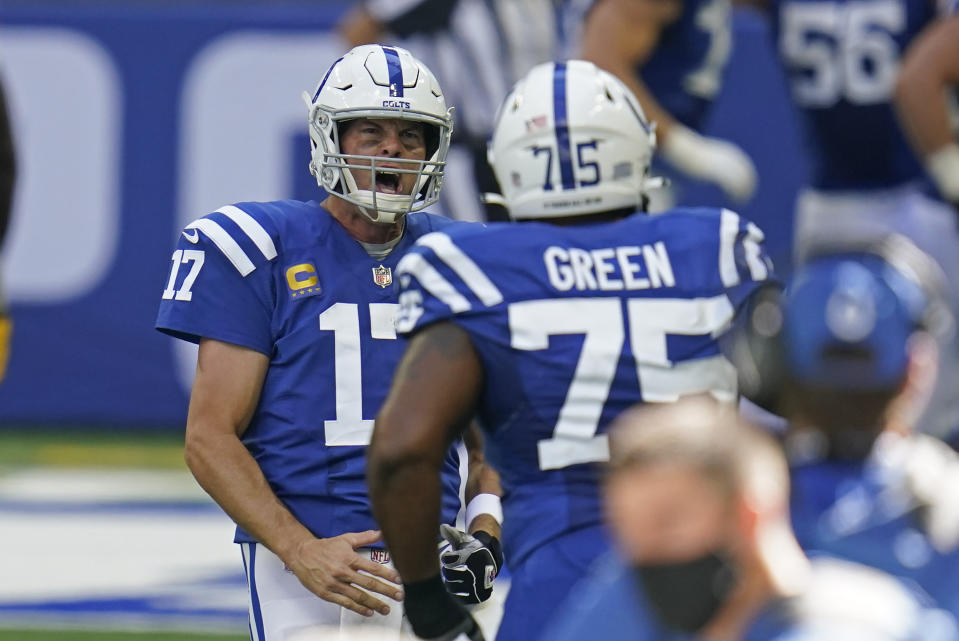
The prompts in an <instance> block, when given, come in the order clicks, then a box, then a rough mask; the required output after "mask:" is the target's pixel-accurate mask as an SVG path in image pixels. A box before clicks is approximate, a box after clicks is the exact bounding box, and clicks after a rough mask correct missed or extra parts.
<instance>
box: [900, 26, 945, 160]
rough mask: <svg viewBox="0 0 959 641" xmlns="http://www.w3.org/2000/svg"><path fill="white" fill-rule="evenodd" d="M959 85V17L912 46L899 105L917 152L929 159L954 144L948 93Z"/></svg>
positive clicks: (903, 70) (933, 28)
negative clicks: (931, 155) (936, 152)
mask: <svg viewBox="0 0 959 641" xmlns="http://www.w3.org/2000/svg"><path fill="white" fill-rule="evenodd" d="M956 85H959V16H954V17H951V18H947V19H943V20H940V21H938V22H936V23H935V24H933V25H932V26H930V27H929V28H928V29H927V30H926V31H924V32H923V34H922V35H921V36H920V38H919V40H917V41H916V43H915V44H914V45H913V46H912V47H910V49H909V50H908V52H907V54H906V58H905V60H904V61H903V65H902V68H901V70H900V73H899V79H898V82H897V85H896V95H895V103H896V108H897V110H898V112H899V117H900V120H901V121H902V124H903V128H904V129H905V130H906V133H907V134H908V135H909V138H910V140H911V141H912V144H913V147H914V148H915V149H916V152H917V153H918V154H919V155H920V156H921V157H925V156H928V155H929V154H931V153H933V152H935V151H937V150H939V149H941V148H942V147H944V146H946V145H948V144H950V143H952V142H954V140H955V138H954V134H953V131H952V128H951V126H950V122H949V113H948V106H947V97H946V91H947V88H949V87H951V86H952V87H954V86H956Z"/></svg>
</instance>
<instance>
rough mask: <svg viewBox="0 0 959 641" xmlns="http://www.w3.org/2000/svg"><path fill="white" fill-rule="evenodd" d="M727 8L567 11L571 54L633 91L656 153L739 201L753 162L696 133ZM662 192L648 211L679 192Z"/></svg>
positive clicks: (721, 58)
mask: <svg viewBox="0 0 959 641" xmlns="http://www.w3.org/2000/svg"><path fill="white" fill-rule="evenodd" d="M731 7H732V3H731V2H730V0H571V2H570V9H568V11H572V12H575V11H577V10H578V11H579V12H580V13H581V14H582V18H581V20H582V23H583V24H582V30H581V33H580V34H579V37H578V38H577V39H576V41H577V44H576V46H577V47H578V52H577V57H580V58H583V59H585V60H589V61H590V62H593V63H595V64H596V66H598V67H600V68H602V69H606V70H607V71H609V72H611V73H613V74H615V75H616V76H617V77H618V78H619V79H620V80H622V81H623V82H624V83H625V84H626V86H627V87H629V88H630V90H631V91H632V92H633V93H634V94H635V95H636V97H637V98H638V99H639V102H640V104H641V105H642V106H643V111H645V112H646V115H647V116H648V117H649V119H650V120H651V121H652V122H655V123H656V137H657V139H658V141H659V157H661V158H662V159H664V160H666V163H667V164H668V165H669V168H670V169H673V170H676V171H678V173H679V174H680V175H682V176H684V177H687V178H693V179H697V180H703V181H707V182H710V183H714V184H716V185H717V186H719V187H720V188H721V189H722V190H723V192H725V194H726V196H727V197H728V198H730V199H731V200H733V201H735V202H737V203H743V202H746V201H748V200H749V199H750V198H752V196H753V194H754V193H755V191H756V184H757V174H756V167H755V166H754V164H753V162H752V160H751V159H750V158H749V156H748V155H747V154H746V153H745V152H744V151H743V150H742V149H741V148H740V147H739V146H737V145H736V144H735V143H733V142H730V141H727V140H721V139H719V138H712V137H709V136H704V135H703V134H702V133H701V132H702V130H703V127H704V125H705V123H706V118H707V116H708V114H709V111H710V107H711V106H712V103H713V100H714V99H715V98H716V96H717V95H718V94H719V91H720V88H721V87H722V81H723V71H724V70H725V68H726V63H727V61H728V59H729V54H730V51H731V49H732V24H731ZM670 174H671V175H675V172H672V171H671V172H668V174H667V175H670ZM678 186H679V184H677V187H678ZM660 193H662V194H664V195H663V196H659V197H657V198H656V199H655V200H654V203H653V204H654V208H653V209H652V211H660V210H661V209H668V208H669V207H671V206H672V205H673V202H672V201H675V200H676V199H677V197H681V194H678V193H672V190H662V191H661V192H660ZM657 201H662V204H660V203H659V202H657Z"/></svg>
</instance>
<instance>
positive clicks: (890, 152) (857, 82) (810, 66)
mask: <svg viewBox="0 0 959 641" xmlns="http://www.w3.org/2000/svg"><path fill="white" fill-rule="evenodd" d="M950 4H951V6H950V5H949V4H945V3H943V4H942V5H941V9H939V10H938V11H942V12H946V11H949V12H955V10H956V3H955V1H954V0H951V3H950ZM772 9H773V11H772V15H773V29H774V33H775V38H776V41H777V43H778V50H779V54H780V58H781V60H782V63H783V65H784V67H785V71H786V74H787V77H788V79H789V82H790V88H791V92H792V96H793V101H794V102H795V104H796V105H797V106H798V108H799V112H800V113H801V115H802V123H803V126H804V128H805V130H806V134H807V135H806V136H805V138H806V141H807V145H808V147H809V151H810V159H811V164H812V177H811V179H812V185H813V186H814V187H816V188H819V189H826V190H858V189H876V188H883V187H893V186H896V185H899V184H902V183H906V182H909V181H923V180H924V172H923V170H922V167H921V165H920V164H919V162H918V161H917V159H916V157H915V154H914V153H913V152H912V150H911V148H910V146H909V144H908V142H907V141H906V139H905V137H904V134H903V132H902V130H901V128H900V126H899V121H898V119H897V117H896V114H895V111H894V108H893V105H892V97H893V90H894V88H895V82H896V77H897V75H898V72H899V66H900V62H901V59H902V56H903V53H904V52H905V50H906V47H907V46H908V44H909V42H910V41H911V40H912V39H913V38H915V37H916V35H918V34H919V32H920V31H921V30H922V29H923V28H924V27H925V26H926V25H927V24H929V22H931V21H932V20H933V19H934V18H935V17H936V16H937V13H938V11H937V7H936V5H935V4H934V0H773V1H772Z"/></svg>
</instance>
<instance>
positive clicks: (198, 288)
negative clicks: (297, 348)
mask: <svg viewBox="0 0 959 641" xmlns="http://www.w3.org/2000/svg"><path fill="white" fill-rule="evenodd" d="M275 257H276V247H275V244H274V242H273V238H272V237H271V236H270V234H269V233H268V232H267V231H266V229H265V227H264V225H263V223H262V222H260V221H258V220H256V219H255V218H254V217H253V216H250V215H249V214H248V213H246V212H245V211H243V210H241V209H239V208H237V207H232V206H231V207H224V208H222V209H220V210H217V212H215V213H213V214H211V215H209V216H206V217H204V218H201V219H199V220H196V221H193V222H192V223H190V224H189V225H187V226H186V228H185V229H184V230H183V232H182V233H181V234H180V237H179V241H178V243H177V247H176V249H175V250H174V251H173V254H172V256H171V267H170V273H169V276H168V280H167V283H166V288H165V289H164V290H163V293H162V295H161V300H160V308H159V312H158V314H157V320H156V328H157V329H158V330H160V331H161V332H164V333H166V334H169V335H171V336H174V337H176V338H181V339H183V340H187V341H190V342H194V343H198V342H199V341H200V339H201V338H213V339H216V340H220V341H224V342H227V343H234V344H237V345H242V346H244V347H249V348H251V349H254V350H256V351H258V352H262V353H264V354H267V355H270V354H271V352H272V349H273V339H272V327H271V323H272V316H273V314H272V310H273V299H274V293H273V286H272V279H271V274H270V268H269V261H270V260H272V259H273V258H275Z"/></svg>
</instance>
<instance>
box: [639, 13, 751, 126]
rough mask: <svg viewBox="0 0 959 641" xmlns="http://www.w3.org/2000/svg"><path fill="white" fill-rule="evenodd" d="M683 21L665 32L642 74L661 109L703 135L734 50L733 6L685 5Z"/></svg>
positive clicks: (678, 20) (664, 30) (643, 67)
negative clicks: (700, 131) (730, 55)
mask: <svg viewBox="0 0 959 641" xmlns="http://www.w3.org/2000/svg"><path fill="white" fill-rule="evenodd" d="M682 5H683V10H682V13H681V14H680V16H679V18H678V19H677V20H676V21H675V22H673V23H672V24H670V25H668V26H667V27H666V28H665V29H663V31H662V33H661V34H660V36H659V42H658V43H657V44H656V50H655V51H654V52H653V55H652V56H651V57H650V58H649V59H648V60H647V61H646V62H645V64H643V66H642V67H641V68H640V69H639V70H638V72H639V74H640V76H641V77H642V79H643V82H644V83H645V84H646V86H647V87H648V88H649V90H650V93H652V94H653V96H655V97H656V101H657V102H659V104H660V105H662V107H663V108H664V109H665V110H666V111H668V112H669V113H670V114H672V116H673V117H674V118H676V119H677V120H678V121H679V122H681V123H683V124H684V125H686V126H687V127H692V128H693V129H696V130H701V129H702V128H703V125H704V121H705V120H706V115H707V113H708V111H709V106H710V105H711V104H712V101H713V98H715V96H716V94H717V93H718V92H719V89H720V87H721V84H722V75H723V71H724V70H725V68H726V62H727V61H728V60H729V54H730V51H731V48H732V21H731V6H732V3H731V2H730V0H683V2H682Z"/></svg>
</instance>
